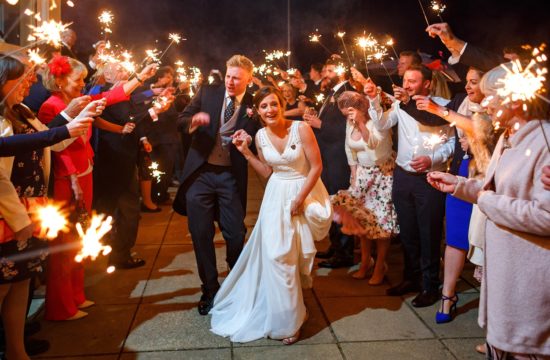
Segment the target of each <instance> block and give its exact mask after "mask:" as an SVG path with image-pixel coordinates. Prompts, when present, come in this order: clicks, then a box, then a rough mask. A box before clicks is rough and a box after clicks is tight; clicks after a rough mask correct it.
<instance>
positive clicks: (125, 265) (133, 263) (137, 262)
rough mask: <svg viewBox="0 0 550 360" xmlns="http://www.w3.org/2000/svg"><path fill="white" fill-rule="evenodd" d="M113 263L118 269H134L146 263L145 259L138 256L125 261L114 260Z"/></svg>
mask: <svg viewBox="0 0 550 360" xmlns="http://www.w3.org/2000/svg"><path fill="white" fill-rule="evenodd" d="M111 265H114V266H115V268H117V269H134V268H137V267H140V266H143V265H145V260H143V259H141V258H138V257H131V258H129V259H128V260H125V261H119V262H113V263H112V264H111Z"/></svg>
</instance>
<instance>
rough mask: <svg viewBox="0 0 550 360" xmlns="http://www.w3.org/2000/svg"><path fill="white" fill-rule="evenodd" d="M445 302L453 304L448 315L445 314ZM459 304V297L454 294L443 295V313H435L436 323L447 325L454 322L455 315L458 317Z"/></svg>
mask: <svg viewBox="0 0 550 360" xmlns="http://www.w3.org/2000/svg"><path fill="white" fill-rule="evenodd" d="M445 301H450V302H452V303H453V304H452V305H451V309H450V310H449V313H448V314H446V313H444V312H443V303H444V302H445ZM457 303H458V295H457V294H454V295H453V296H451V297H449V296H445V295H441V311H438V312H436V313H435V322H436V323H438V324H445V323H448V322H451V321H453V318H454V315H456V304H457Z"/></svg>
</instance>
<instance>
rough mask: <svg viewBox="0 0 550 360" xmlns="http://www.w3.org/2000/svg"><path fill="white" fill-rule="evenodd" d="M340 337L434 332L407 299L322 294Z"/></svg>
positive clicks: (370, 338)
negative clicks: (332, 296) (328, 296)
mask: <svg viewBox="0 0 550 360" xmlns="http://www.w3.org/2000/svg"><path fill="white" fill-rule="evenodd" d="M320 301H321V307H322V308H323V310H324V311H325V313H326V315H327V317H328V319H329V321H330V324H331V327H332V329H333V330H334V333H335V335H336V337H337V339H338V341H341V342H342V341H374V340H401V339H425V338H433V337H434V335H433V333H432V332H431V331H430V330H429V329H428V328H427V327H426V325H424V323H423V322H422V321H421V320H420V319H419V318H418V317H417V316H416V315H415V313H414V312H413V311H412V310H411V309H410V308H409V307H408V306H407V305H406V304H404V303H403V300H402V299H401V298H396V297H389V296H369V297H340V298H321V299H320Z"/></svg>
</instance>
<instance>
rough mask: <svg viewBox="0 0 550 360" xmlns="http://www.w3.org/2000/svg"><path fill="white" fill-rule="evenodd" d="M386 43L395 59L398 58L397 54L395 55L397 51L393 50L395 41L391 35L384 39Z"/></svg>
mask: <svg viewBox="0 0 550 360" xmlns="http://www.w3.org/2000/svg"><path fill="white" fill-rule="evenodd" d="M386 45H387V46H389V47H391V49H392V51H393V54H394V55H395V60H399V55H397V51H395V48H394V47H393V45H395V41H393V38H392V37H389V38H388V41H386Z"/></svg>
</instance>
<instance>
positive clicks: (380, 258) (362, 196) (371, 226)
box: [331, 81, 399, 285]
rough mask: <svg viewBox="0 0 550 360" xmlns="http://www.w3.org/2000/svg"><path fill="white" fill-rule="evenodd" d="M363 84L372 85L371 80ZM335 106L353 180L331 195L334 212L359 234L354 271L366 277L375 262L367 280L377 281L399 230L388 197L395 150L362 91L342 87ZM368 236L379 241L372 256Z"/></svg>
mask: <svg viewBox="0 0 550 360" xmlns="http://www.w3.org/2000/svg"><path fill="white" fill-rule="evenodd" d="M366 86H370V87H373V88H375V86H374V84H373V83H372V82H371V81H369V82H367V83H366ZM374 91H376V90H374ZM338 107H339V108H340V111H342V113H343V114H344V115H346V116H347V117H348V123H347V126H346V155H347V157H348V163H349V165H350V168H351V179H350V184H351V186H350V188H349V189H348V190H340V191H338V193H337V194H336V195H333V196H332V199H331V201H332V204H333V206H334V212H335V214H336V216H335V218H338V220H339V221H338V222H341V223H342V224H343V226H342V232H343V233H345V234H350V235H357V236H359V238H360V239H361V267H360V268H359V270H358V271H357V272H356V273H355V274H353V275H352V276H353V277H354V278H356V279H364V278H365V277H366V276H367V272H368V271H369V270H370V269H371V268H374V271H373V274H372V277H371V278H370V280H369V285H380V284H382V282H383V280H384V275H385V273H386V271H387V269H388V266H387V264H386V254H387V252H388V248H389V246H390V238H391V237H392V236H394V235H396V234H397V233H399V228H398V226H397V214H396V213H395V208H394V206H393V203H392V201H391V191H392V183H393V170H394V168H395V154H394V153H393V151H392V141H391V136H390V131H389V130H385V131H378V130H377V129H376V128H375V127H374V125H373V123H372V121H369V120H370V119H369V118H368V107H369V102H368V100H367V99H366V98H365V97H364V96H363V95H360V94H358V93H355V92H351V91H346V92H344V93H342V95H340V97H339V98H338ZM372 242H376V245H377V258H376V262H375V261H374V259H373V258H371V256H370V253H371V251H370V250H371V246H372V245H371V244H372Z"/></svg>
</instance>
